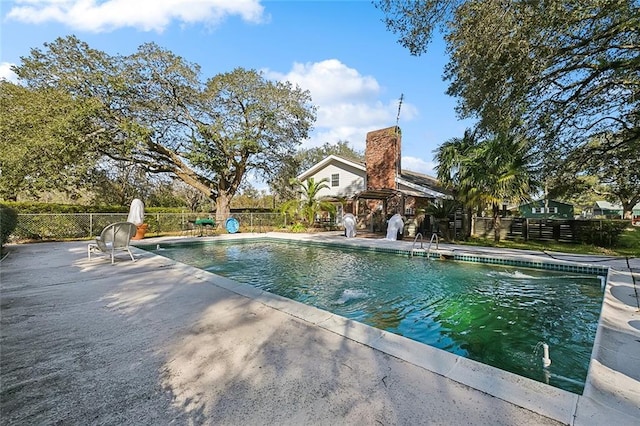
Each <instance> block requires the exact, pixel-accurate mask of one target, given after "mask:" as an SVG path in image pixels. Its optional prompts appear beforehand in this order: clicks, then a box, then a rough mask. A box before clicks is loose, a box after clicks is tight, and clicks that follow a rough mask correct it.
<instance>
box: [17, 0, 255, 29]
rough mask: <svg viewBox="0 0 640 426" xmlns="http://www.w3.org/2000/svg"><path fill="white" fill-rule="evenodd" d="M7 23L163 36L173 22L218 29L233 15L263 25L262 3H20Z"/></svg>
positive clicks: (161, 0) (226, 0)
mask: <svg viewBox="0 0 640 426" xmlns="http://www.w3.org/2000/svg"><path fill="white" fill-rule="evenodd" d="M15 3H17V4H18V6H15V7H13V8H11V9H10V10H9V13H7V19H14V20H16V21H21V22H27V23H32V24H40V23H44V22H49V21H54V22H60V23H62V24H64V25H67V26H69V27H70V28H72V29H77V30H82V31H90V32H104V31H112V30H115V29H117V28H122V27H133V28H136V29H138V30H141V31H157V32H162V31H163V30H164V29H165V28H166V27H167V26H168V25H169V24H170V23H171V21H173V20H176V21H179V22H181V23H183V24H195V23H205V24H208V25H214V24H216V23H218V22H220V21H222V20H223V19H224V18H225V17H227V16H230V15H239V16H240V17H241V18H242V19H244V20H245V21H248V22H255V23H258V22H262V21H263V20H264V19H266V17H265V16H264V14H263V12H264V8H263V6H262V5H261V4H260V1H259V0H234V1H229V0H16V1H15Z"/></svg>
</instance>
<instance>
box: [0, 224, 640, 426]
mask: <svg viewBox="0 0 640 426" xmlns="http://www.w3.org/2000/svg"><path fill="white" fill-rule="evenodd" d="M266 235H267V236H270V237H273V238H280V237H287V238H295V239H301V240H310V241H323V242H339V243H342V244H344V243H346V244H355V245H359V246H375V247H386V248H390V249H401V250H410V249H411V246H412V241H407V240H404V241H386V240H376V239H362V238H355V239H348V240H347V239H345V238H344V237H341V236H340V235H338V234H336V233H323V234H302V235H301V234H293V235H292V234H285V235H282V234H275V233H272V234H271V233H270V234H266ZM246 236H247V235H246V234H235V235H227V236H219V237H211V238H199V239H198V238H194V239H195V240H198V241H201V240H207V239H221V238H240V237H246ZM253 236H260V237H262V236H265V234H260V235H257V234H256V235H253ZM185 240H187V239H186V238H158V239H156V238H154V239H145V240H143V241H141V242H140V243H142V244H145V245H147V244H154V245H155V244H161V245H162V244H165V243H167V242H171V241H185ZM86 249H87V241H81V242H65V243H40V244H25V245H14V246H10V249H9V256H7V257H6V258H5V259H3V261H2V262H1V263H0V321H1V322H0V325H1V329H0V345H1V359H0V367H1V368H0V396H1V401H0V410H1V411H0V419H2V420H1V423H2V424H52V423H54V424H55V423H64V424H154V425H158V424H170V423H172V424H216V425H217V424H242V425H252V424H292V425H293V424H295V425H298V424H327V425H329V424H331V425H333V424H363V425H369V424H385V425H404V424H411V425H414V424H492V425H494V424H513V425H516V424H518V425H522V424H535V425H540V424H549V425H552V424H574V425H600V424H616V425H627V424H628V425H632V424H635V425H637V424H638V420H637V419H638V418H640V305H639V303H640V302H639V300H638V292H639V291H640V290H639V288H638V286H640V259H635V258H634V259H625V258H611V257H606V256H578V255H567V254H561V253H542V252H536V251H516V250H505V249H490V248H481V247H470V246H459V245H450V244H440V246H439V248H438V250H440V251H441V252H442V253H443V254H447V255H449V254H451V253H468V254H470V255H473V256H485V255H486V256H492V257H500V258H510V257H513V258H518V259H528V260H535V259H544V260H545V261H548V262H552V263H553V262H557V263H562V262H565V261H571V262H577V263H580V264H593V265H603V266H608V267H609V268H610V270H609V276H608V282H607V287H606V289H605V298H604V303H603V310H602V315H601V319H600V324H599V327H598V331H597V334H596V342H595V346H594V352H593V356H592V361H591V364H590V368H589V375H588V378H587V383H586V385H585V391H584V394H583V395H575V394H572V393H569V392H566V391H562V390H560V389H557V388H554V387H551V386H548V385H545V384H542V383H538V382H535V381H532V380H529V379H525V378H522V377H520V376H516V375H513V374H510V373H506V372H502V371H501V370H497V369H495V368H492V367H488V366H485V365H483V364H479V363H476V362H473V361H470V360H468V359H465V358H461V357H459V356H456V355H453V354H449V353H447V352H444V351H441V350H437V349H434V348H431V347H429V346H426V345H422V344H419V343H416V342H413V341H411V340H408V339H405V338H403V337H399V336H395V335H393V334H390V333H386V332H384V331H381V330H378V329H375V328H371V327H368V326H365V325H363V324H359V323H357V322H354V321H350V320H347V319H345V318H342V317H339V316H336V315H333V314H331V313H329V312H326V311H322V310H319V309H316V308H313V307H309V306H306V305H303V304H301V303H298V302H294V301H291V300H288V299H285V298H282V297H279V296H275V295H272V294H269V293H266V292H264V291H261V290H257V289H255V288H254V287H251V286H248V285H242V284H238V283H236V282H233V281H231V280H228V279H225V278H222V277H219V276H216V275H213V274H210V273H208V272H205V271H201V270H198V269H196V268H192V267H189V266H186V265H183V264H180V263H177V262H175V261H172V260H169V259H167V258H164V257H161V256H157V255H155V254H153V253H150V252H146V251H143V250H141V249H137V248H134V249H133V250H134V254H135V256H136V262H135V263H134V262H131V260H130V259H129V258H128V255H127V254H126V253H123V254H122V255H120V256H119V257H118V258H117V260H116V264H115V265H111V263H110V260H109V259H107V258H106V257H100V256H98V257H95V258H93V257H92V260H91V261H89V260H87V254H86Z"/></svg>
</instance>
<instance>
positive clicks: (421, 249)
mask: <svg viewBox="0 0 640 426" xmlns="http://www.w3.org/2000/svg"><path fill="white" fill-rule="evenodd" d="M418 237H420V248H419V249H417V248H415V246H416V242H417V241H418ZM416 252H420V253H422V252H424V247H423V244H422V234H421V233H420V232H418V233H417V234H416V237H415V238H414V239H413V245H412V246H411V253H410V254H409V256H410V257H413V254H414V253H416Z"/></svg>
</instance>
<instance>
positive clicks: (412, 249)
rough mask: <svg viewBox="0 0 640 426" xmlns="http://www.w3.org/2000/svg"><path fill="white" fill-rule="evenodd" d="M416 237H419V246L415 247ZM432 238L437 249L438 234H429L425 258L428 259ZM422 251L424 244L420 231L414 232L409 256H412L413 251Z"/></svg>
mask: <svg viewBox="0 0 640 426" xmlns="http://www.w3.org/2000/svg"><path fill="white" fill-rule="evenodd" d="M418 238H420V248H415V246H416V242H417V241H418ZM433 240H435V241H436V250H437V249H438V244H439V242H438V234H436V233H435V232H434V234H433V235H432V236H431V240H430V241H429V246H428V247H427V251H426V257H427V259H429V252H430V251H431V245H432V244H433ZM424 252H425V250H424V245H423V241H422V233H420V232H418V233H417V234H416V237H415V238H414V239H413V245H412V246H411V253H410V254H409V256H411V257H413V255H414V253H424Z"/></svg>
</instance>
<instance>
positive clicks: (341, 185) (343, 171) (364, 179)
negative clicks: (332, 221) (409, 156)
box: [297, 126, 451, 235]
mask: <svg viewBox="0 0 640 426" xmlns="http://www.w3.org/2000/svg"><path fill="white" fill-rule="evenodd" d="M401 139H402V138H401V133H400V128H399V127H397V126H394V127H389V128H386V129H380V130H375V131H372V132H369V133H367V140H366V149H365V163H359V162H354V161H350V160H346V159H344V158H340V157H337V156H335V155H330V156H328V157H327V158H325V159H323V160H322V161H320V162H318V163H316V164H315V165H313V166H312V167H310V168H309V169H308V170H306V171H304V172H303V173H301V174H300V175H299V176H298V177H297V178H298V180H299V181H301V182H304V181H306V180H307V179H309V178H314V179H315V181H316V182H317V181H319V180H321V179H325V178H326V179H328V182H327V183H328V185H329V188H325V189H322V190H321V191H320V192H319V193H318V196H319V197H323V198H324V199H325V200H332V201H335V203H336V207H337V217H336V221H337V222H340V221H341V220H342V215H343V214H344V213H353V214H354V215H355V216H356V217H357V218H358V224H359V228H360V229H363V228H366V229H370V230H371V231H374V232H377V231H384V229H385V228H386V220H387V219H388V217H390V216H391V215H393V214H395V213H400V214H402V215H404V216H405V218H406V219H407V228H408V234H409V235H411V234H412V233H413V232H415V227H416V226H418V224H417V223H416V221H415V218H416V216H417V214H418V213H419V210H420V209H421V208H425V207H426V206H427V205H428V204H429V203H431V202H433V201H435V200H437V199H443V198H451V196H450V194H449V193H448V192H447V191H446V190H444V189H443V188H442V187H441V186H440V185H439V182H438V180H437V179H436V178H434V177H432V176H428V175H425V174H422V173H417V172H413V171H410V170H405V169H402V167H401V154H402V153H401Z"/></svg>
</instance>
